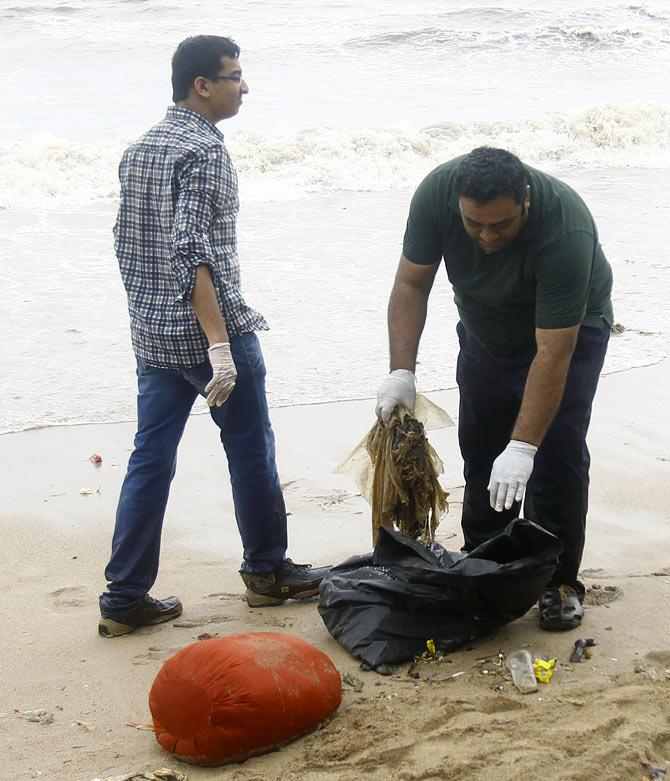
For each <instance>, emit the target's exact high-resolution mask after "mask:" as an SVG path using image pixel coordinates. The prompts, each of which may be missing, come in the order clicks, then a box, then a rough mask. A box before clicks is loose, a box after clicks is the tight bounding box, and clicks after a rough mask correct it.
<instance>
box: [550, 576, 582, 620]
mask: <svg viewBox="0 0 670 781" xmlns="http://www.w3.org/2000/svg"><path fill="white" fill-rule="evenodd" d="M583 600H584V586H583V585H582V584H581V583H579V582H577V583H576V584H575V587H572V586H567V585H565V584H563V585H561V586H548V587H547V588H545V590H544V591H543V592H542V596H541V597H540V627H541V628H542V629H546V630H547V631H549V632H563V631H565V630H567V629H576V628H577V627H578V626H579V625H580V624H581V623H582V618H583V616H584V608H583V607H582V602H583Z"/></svg>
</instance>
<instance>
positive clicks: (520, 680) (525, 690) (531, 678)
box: [507, 651, 537, 694]
mask: <svg viewBox="0 0 670 781" xmlns="http://www.w3.org/2000/svg"><path fill="white" fill-rule="evenodd" d="M507 666H508V667H509V670H510V672H511V673H512V680H513V681H514V685H515V686H516V688H517V689H518V690H519V691H520V692H521V693H522V694H529V693H530V692H536V691H537V680H536V678H535V670H533V657H532V656H531V655H530V652H529V651H517V652H516V653H513V654H510V655H509V656H508V657H507Z"/></svg>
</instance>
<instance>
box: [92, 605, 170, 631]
mask: <svg viewBox="0 0 670 781" xmlns="http://www.w3.org/2000/svg"><path fill="white" fill-rule="evenodd" d="M181 614H182V610H181V609H180V610H179V611H174V612H171V613H170V614H169V615H167V614H166V615H164V616H156V618H153V619H152V620H151V621H147V622H146V623H145V624H141V625H140V626H132V625H131V624H122V623H120V622H119V621H114V620H113V619H111V618H105V617H104V616H103V617H102V618H101V619H100V621H99V623H98V634H99V635H100V637H122V636H123V635H129V634H130V633H131V632H134V631H135V630H136V629H141V628H142V627H143V626H155V625H156V624H164V623H165V622H166V621H172V620H173V619H175V618H179V616H180V615H181Z"/></svg>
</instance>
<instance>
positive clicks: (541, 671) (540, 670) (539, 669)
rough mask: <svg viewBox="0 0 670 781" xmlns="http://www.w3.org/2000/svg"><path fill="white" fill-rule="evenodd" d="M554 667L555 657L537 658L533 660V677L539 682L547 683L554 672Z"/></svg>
mask: <svg viewBox="0 0 670 781" xmlns="http://www.w3.org/2000/svg"><path fill="white" fill-rule="evenodd" d="M554 667H556V659H539V658H537V659H535V660H534V661H533V669H534V670H535V677H536V678H537V680H538V681H539V682H540V683H549V681H550V680H551V676H552V675H553V674H554Z"/></svg>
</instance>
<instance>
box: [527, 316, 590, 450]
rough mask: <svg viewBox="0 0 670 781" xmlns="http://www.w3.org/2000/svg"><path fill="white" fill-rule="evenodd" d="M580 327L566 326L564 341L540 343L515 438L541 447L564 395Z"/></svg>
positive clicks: (561, 335) (532, 365) (529, 373)
mask: <svg viewBox="0 0 670 781" xmlns="http://www.w3.org/2000/svg"><path fill="white" fill-rule="evenodd" d="M577 330H578V329H564V331H565V333H564V334H560V343H556V341H554V343H553V344H551V345H549V346H547V345H543V344H540V345H538V351H537V355H536V356H535V359H534V360H533V362H532V364H531V365H530V370H529V372H528V379H527V380H526V387H525V389H524V393H523V400H522V402H521V409H520V411H519V416H518V418H517V421H516V424H515V426H514V430H513V432H512V439H517V440H520V441H521V442H528V443H530V444H531V445H536V446H538V447H539V445H540V443H541V442H542V440H543V439H544V436H545V434H546V433H547V430H548V428H549V426H550V425H551V421H552V420H553V419H554V417H555V415H556V413H557V412H558V408H559V406H560V404H561V399H562V398H563V391H564V390H565V381H566V379H567V376H568V370H569V368H570V362H571V360H572V353H573V351H574V346H575V341H576V338H577ZM554 333H557V332H554Z"/></svg>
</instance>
